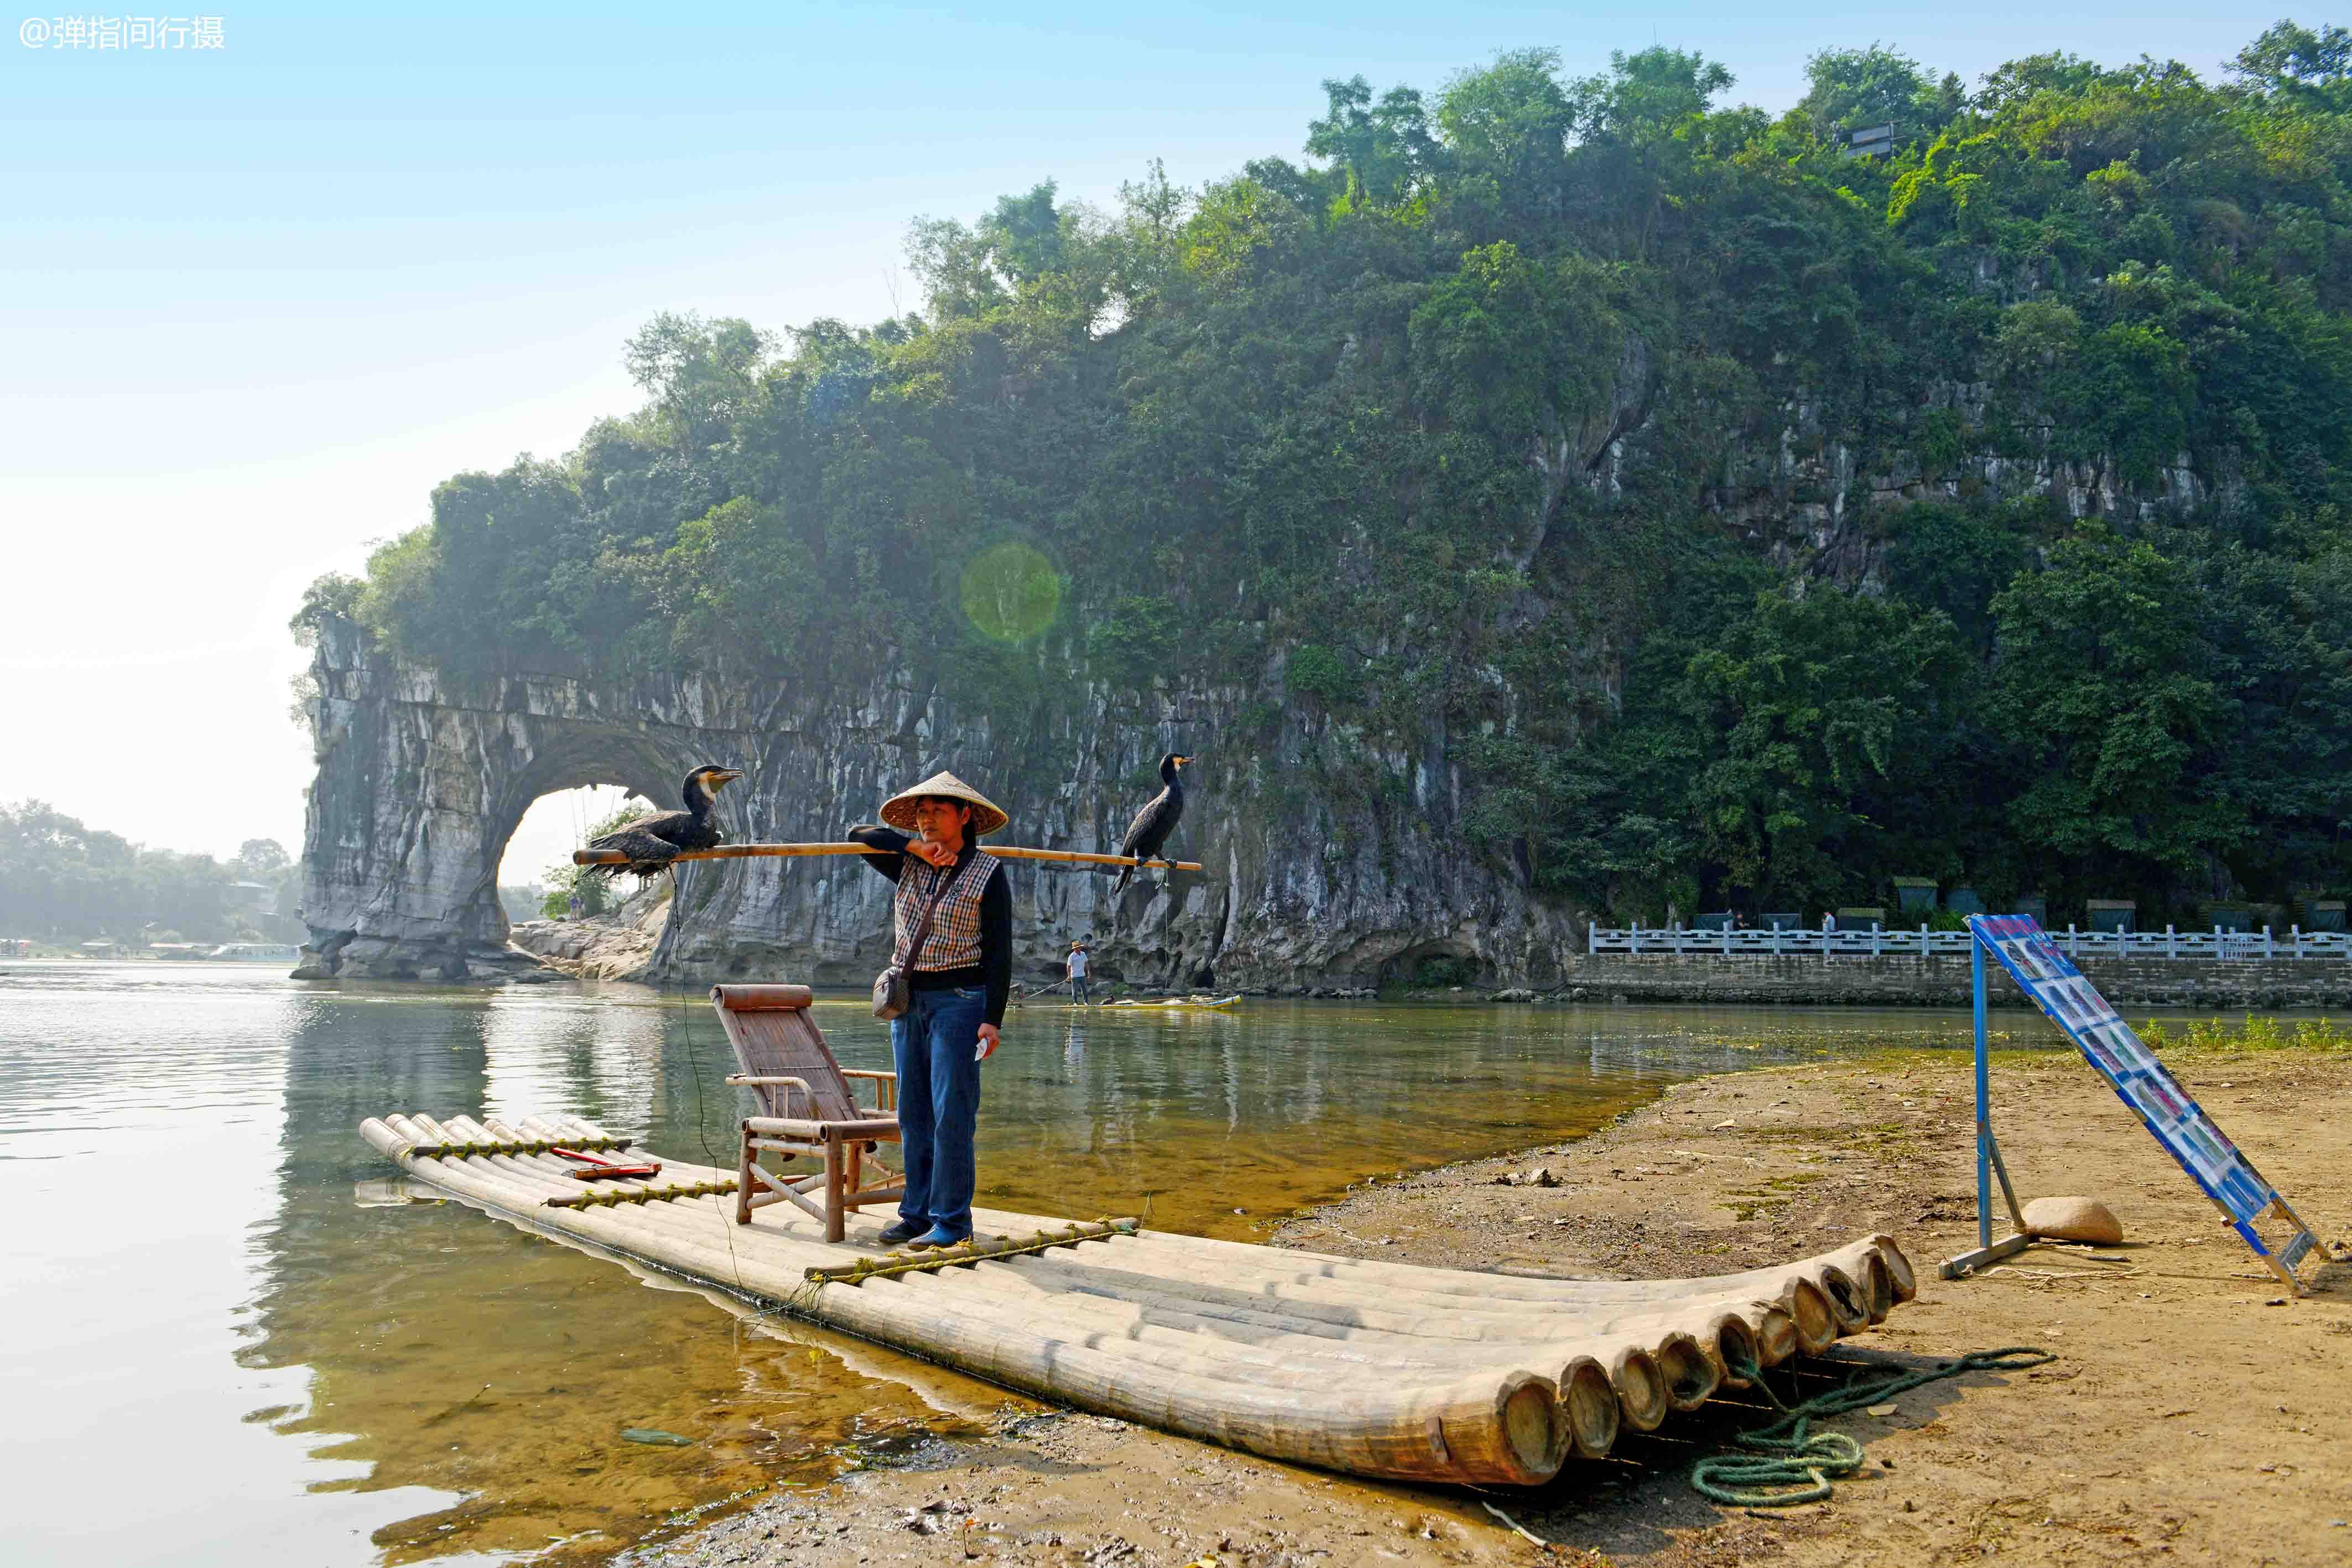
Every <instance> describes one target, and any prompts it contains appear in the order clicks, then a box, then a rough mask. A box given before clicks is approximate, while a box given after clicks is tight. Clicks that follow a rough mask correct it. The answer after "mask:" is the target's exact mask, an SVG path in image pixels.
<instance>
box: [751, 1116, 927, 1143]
mask: <svg viewBox="0 0 2352 1568" xmlns="http://www.w3.org/2000/svg"><path fill="white" fill-rule="evenodd" d="M743 1130H744V1131H745V1132H746V1133H749V1134H752V1135H753V1136H755V1137H759V1136H767V1137H782V1138H802V1139H805V1140H807V1141H808V1142H811V1143H823V1142H824V1141H825V1139H826V1138H828V1137H830V1138H832V1139H834V1140H835V1141H836V1142H846V1141H847V1140H849V1139H852V1138H888V1139H892V1140H894V1141H895V1140H896V1139H897V1138H898V1118H897V1117H896V1116H872V1117H862V1118H860V1119H858V1120H856V1121H854V1122H820V1121H814V1120H806V1119H803V1118H802V1117H799V1116H746V1117H745V1118H743Z"/></svg>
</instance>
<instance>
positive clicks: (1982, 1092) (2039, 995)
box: [1944, 915, 2325, 1294]
mask: <svg viewBox="0 0 2352 1568" xmlns="http://www.w3.org/2000/svg"><path fill="white" fill-rule="evenodd" d="M1969 932H1970V933H1971V934H1972V935H1973V936H1975V938H1976V941H1975V943H1974V945H1973V947H1972V949H1971V953H1972V956H1973V959H1974V968H1975V979H1976V1050H1977V1060H1976V1069H1977V1083H1976V1089H1977V1246H1978V1250H1977V1251H1976V1252H1973V1253H1969V1254H1966V1255H1964V1256H1962V1257H1959V1258H1955V1259H1953V1260H1950V1261H1949V1262H1948V1263H1946V1264H1945V1265H1944V1273H1945V1276H1946V1277H1947V1278H1950V1277H1952V1276H1954V1275H1957V1274H1962V1273H1965V1272H1967V1271H1968V1270H1969V1269H1971V1268H1980V1267H1982V1266H1983V1265H1984V1264H1985V1263H1987V1262H1990V1261H1991V1260H1993V1259H1995V1258H1998V1257H2006V1256H2008V1255H2009V1254H2010V1253H2011V1252H2015V1251H2017V1250H2018V1249H2021V1248H2022V1247H2024V1246H2025V1245H2026V1242H2027V1240H2028V1239H2029V1238H2027V1237H2026V1236H2025V1234H2024V1230H2025V1223H2024V1220H2023V1219H2022V1218H2021V1217H2020V1216H2019V1214H2018V1208H2017V1198H2016V1196H2015V1194H2014V1193H2012V1192H2011V1190H2010V1186H2009V1174H2008V1172H2007V1171H2006V1170H2004V1169H2002V1167H2001V1163H2000V1145H1998V1144H1997V1143H1995V1142H1994V1140H1993V1136H1992V1120H1991V1092H1990V1074H1989V1072H1988V1070H1987V1061H1986V1047H1985V956H1986V955H1987V954H1990V955H1991V956H1992V957H1993V958H1994V960H1995V961H1996V962H1998V963H1999V964H2000V967H2002V968H2003V969H2005V970H2007V971H2008V973H2009V977H2010V978H2011V979H2013V980H2015V981H2016V982H2017V984H2018V988H2019V989H2021V990H2022V991H2023V992H2024V993H2025V994H2026V996H2027V998H2030V999H2031V1000H2032V1003H2033V1005H2034V1006H2035V1007H2037V1008H2039V1009H2042V1016H2043V1017H2045V1018H2047V1019H2049V1020H2050V1021H2051V1022H2052V1023H2054V1024H2056V1025H2057V1026H2058V1027H2059V1029H2060V1030H2063V1032H2064V1033H2065V1035H2066V1038H2067V1039H2069V1040H2073V1041H2074V1046H2075V1049H2077V1050H2078V1051H2081V1052H2082V1053H2083V1057H2084V1060H2085V1061H2088V1062H2089V1063H2090V1064H2091V1065H2092V1066H2093V1067H2095V1068H2096V1069H2097V1070H2098V1071H2099V1075H2100V1076H2101V1077H2103V1078H2105V1080H2106V1081H2107V1084H2108V1086H2109V1087H2110V1088H2112V1089H2114V1090H2115V1092H2116V1098H2117V1099H2119V1100H2121V1101H2122V1102H2123V1103H2125V1104H2126V1105H2127V1106H2129V1107H2130V1108H2131V1111H2132V1113H2133V1114H2135V1115H2137V1117H2138V1118H2139V1119H2140V1123H2141V1124H2142V1125H2144V1126H2146V1127H2147V1130H2148V1134H2149V1135H2150V1136H2152V1137H2153V1138H2155V1139H2156V1141H2157V1142H2158V1144H2160V1145H2163V1146H2164V1150H2165V1152H2166V1153H2167V1154H2168V1155H2171V1156H2172V1157H2173V1158H2174V1159H2175V1160H2176V1161H2178V1162H2179V1165H2180V1168H2181V1169H2182V1170H2185V1171H2187V1172H2188V1173H2189V1177H2190V1179H2191V1180H2193V1181H2195V1182H2196V1183H2197V1185H2198V1186H2199V1188H2200V1189H2201V1190H2202V1191H2203V1192H2204V1194H2205V1196H2206V1197H2210V1198H2211V1199H2212V1200H2213V1202H2214V1203H2215V1205H2217V1206H2218V1207H2220V1208H2221V1212H2222V1213H2223V1214H2224V1215H2226V1216H2228V1217H2229V1221H2230V1228H2231V1229H2233V1230H2235V1231H2236V1232H2237V1233H2238V1234H2239V1236H2240V1237H2242V1239H2244V1241H2245V1243H2246V1245H2247V1246H2248V1247H2251V1248H2252V1249H2253V1251H2254V1256H2256V1257H2257V1258H2259V1259H2261V1260H2263V1263H2265V1264H2267V1265H2268V1266H2269V1267H2270V1269H2271V1270H2273V1272H2274V1273H2276V1274H2277V1275H2278V1276H2279V1278H2280V1279H2281V1280H2283V1281H2285V1282H2286V1284H2287V1285H2288V1287H2289V1288H2290V1289H2292V1290H2294V1291H2295V1292H2296V1293H2298V1294H2300V1293H2301V1292H2302V1291H2303V1289H2304V1285H2303V1282H2302V1281H2300V1280H2298V1279H2297V1278H2296V1277H2295V1272H2294V1270H2295V1266H2296V1265H2297V1264H2298V1263H2300V1262H2301V1261H2302V1260H2304V1259H2305V1257H2307V1256H2309V1255H2310V1254H2311V1253H2312V1252H2313V1251H2315V1249H2317V1248H2318V1238H2317V1237H2315V1236H2314V1235H2313V1234H2312V1231H2311V1228H2310V1227H2309V1226H2307V1225H2305V1224H2304V1222H2303V1219H2302V1218H2301V1217H2300V1216H2299V1215H2297V1214H2296V1213H2295V1212H2294V1209H2293V1208H2292V1207H2289V1205H2288V1204H2287V1201H2286V1199H2285V1198H2284V1197H2280V1196H2279V1194H2278V1189H2277V1188H2275V1187H2273V1186H2271V1184H2270V1183H2269V1182H2268V1181H2266V1180H2264V1179H2263V1175H2262V1173H2261V1172H2260V1171H2258V1170H2256V1169H2255V1168H2254V1166H2253V1162H2252V1161H2251V1160H2249V1159H2247V1158H2246V1156H2245V1155H2243V1154H2242V1153H2240V1152H2239V1150H2238V1146H2237V1145H2235V1144H2233V1143H2231V1141H2230V1140H2229V1138H2228V1137H2227V1136H2225V1135H2224V1134H2222V1132H2221V1128H2220V1127H2219V1126H2217V1125H2215V1124H2214V1122H2213V1119H2212V1118H2211V1117H2210V1116H2208V1115H2207V1114H2206V1113H2205V1111H2204V1108H2203V1107H2202V1106H2200V1105H2199V1104H2198V1103H2197V1102H2196V1101H2195V1100H2194V1099H2193V1098H2191V1097H2190V1095H2189V1092H2188V1091H2187V1090H2185V1089H2183V1088H2182V1087H2181V1086H2180V1082H2179V1080H2178V1079H2176V1078H2174V1077H2173V1076H2172V1074H2171V1073H2170V1072H2169V1071H2167V1070H2166V1068H2165V1066H2164V1064H2163V1063H2162V1062H2160V1061H2158V1060H2157V1059H2156V1054H2155V1052H2153V1051H2149V1050H2148V1048H2147V1045H2146V1044H2145V1043H2144V1042H2143V1041H2142V1040H2140V1038H2139V1036H2138V1035H2137V1034H2136V1033H2135V1032H2133V1030H2132V1027H2131V1026H2130V1025H2129V1024H2127V1023H2126V1022H2125V1021H2124V1020H2123V1019H2122V1018H2121V1017H2120V1016H2118V1015H2117V1014H2116V1010H2115V1009H2113V1008H2111V1007H2109V1006H2108V1005H2107V1000H2106V998H2105V997H2102V996H2101V995H2100V994H2099V992H2098V989H2097V988H2096V987H2095V986H2093V985H2092V984H2091V982H2090V981H2088V980H2086V979H2084V977H2083V972H2082V970H2080V969H2078V968H2076V967H2074V960H2072V959H2071V958H2068V957H2067V956H2066V955H2065V954H2063V953H2062V952H2060V951H2059V950H2058V946H2057V945H2056V944H2055V943H2053V942H2052V941H2051V940H2050V938H2049V936H2048V935H2047V934H2045V933H2044V932H2043V931H2042V927H2041V925H2040V924H2039V923H2038V922H2036V921H2035V920H2033V919H2032V916H2030V915H1969ZM1995 1175H1998V1176H2000V1186H2001V1191H2002V1195H2003V1197H2006V1198H2007V1199H2008V1203H2009V1210H2010V1215H2011V1219H2012V1221H2014V1223H2015V1224H2016V1227H2017V1231H2018V1234H2016V1235H2014V1236H2011V1237H2008V1238H2006V1239H2003V1240H2002V1241H2000V1242H1999V1243H1996V1242H1994V1241H1993V1239H1992V1191H1991V1186H1992V1177H1993V1176H1995ZM2264 1218H2268V1219H2273V1220H2284V1222H2286V1223H2287V1224H2289V1225H2291V1226H2293V1227H2294V1234H2293V1235H2292V1236H2291V1237H2290V1238H2289V1239H2287V1241H2286V1243H2285V1244H2284V1246H2280V1247H2277V1248H2275V1249H2274V1248H2273V1246H2272V1245H2271V1244H2270V1243H2269V1242H2268V1241H2267V1240H2265V1239H2263V1235H2262V1233H2261V1232H2260V1231H2259V1230H2257V1229H2256V1228H2255V1227H2254V1222H2255V1221H2256V1220H2258V1219H2264ZM2322 1255H2323V1256H2324V1255H2325V1254H2322Z"/></svg>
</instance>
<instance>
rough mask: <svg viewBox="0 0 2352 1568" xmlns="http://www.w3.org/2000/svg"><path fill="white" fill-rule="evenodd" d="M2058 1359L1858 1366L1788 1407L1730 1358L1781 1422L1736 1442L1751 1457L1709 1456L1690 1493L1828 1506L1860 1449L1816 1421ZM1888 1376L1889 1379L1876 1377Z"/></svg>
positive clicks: (1743, 1503) (2022, 1351)
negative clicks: (1927, 1387) (1973, 1376)
mask: <svg viewBox="0 0 2352 1568" xmlns="http://www.w3.org/2000/svg"><path fill="white" fill-rule="evenodd" d="M2057 1359H2058V1358H2057V1357H2056V1356H2055V1355H2053V1354H2051V1353H2050V1352H2048V1351H2046V1350H2043V1349H2042V1348H2041V1347H2040V1346H2038V1345H2030V1344H2021V1345H2011V1346H2009V1347H2008V1348H2007V1349H2004V1350H1979V1351H1971V1352H1969V1354H1966V1355H1964V1356H1961V1357H1959V1358H1958V1360H1956V1361H1947V1362H1944V1363H1941V1364H1938V1365H1936V1366H1931V1367H1926V1368H1923V1369H1921V1370H1919V1371H1916V1372H1896V1371H1893V1370H1891V1369H1881V1368H1877V1367H1868V1366H1858V1367H1856V1368H1854V1370H1853V1375H1852V1376H1851V1377H1849V1378H1847V1379H1846V1380H1845V1382H1844V1383H1843V1384H1842V1385H1839V1386H1838V1387H1835V1388H1832V1389H1831V1390H1830V1391H1829V1392H1828V1393H1826V1394H1817V1395H1815V1396H1813V1397H1811V1399H1808V1400H1806V1401H1804V1402H1803V1403H1802V1404H1801V1405H1787V1404H1783V1403H1782V1402H1781V1400H1780V1396H1779V1395H1777V1394H1775V1393H1773V1392H1772V1386H1771V1385H1770V1384H1769V1383H1766V1382H1765V1381H1764V1369H1763V1368H1762V1367H1760V1366H1759V1365H1757V1364H1755V1363H1754V1362H1753V1361H1751V1360H1748V1359H1747V1358H1746V1357H1742V1358H1740V1359H1739V1360H1738V1361H1733V1360H1730V1359H1729V1358H1728V1357H1727V1358H1726V1364H1727V1366H1728V1367H1729V1369H1730V1371H1731V1373H1732V1375H1734V1376H1737V1377H1744V1378H1746V1379H1747V1380H1748V1382H1749V1383H1751V1384H1753V1385H1755V1386H1756V1387H1758V1388H1759V1389H1761V1390H1762V1391H1763V1394H1764V1397H1765V1398H1767V1399H1769V1400H1770V1401H1771V1402H1772V1407H1773V1408H1774V1409H1776V1410H1778V1411H1780V1419H1779V1420H1778V1421H1775V1422H1773V1423H1772V1424H1771V1425H1770V1426H1769V1427H1759V1429H1757V1430H1756V1431H1753V1432H1743V1433H1741V1434H1740V1435H1739V1437H1738V1438H1736V1439H1735V1441H1737V1442H1738V1445H1739V1446H1740V1447H1741V1448H1748V1449H1752V1450H1754V1452H1753V1453H1752V1454H1710V1455H1708V1456H1707V1457H1706V1458H1703V1459H1701V1460H1699V1462H1698V1463H1696V1464H1695V1465H1693V1466H1692V1467H1691V1472H1690V1484H1691V1490H1694V1491H1696V1492H1697V1493H1698V1494H1699V1496H1701V1497H1703V1498H1706V1500H1709V1501H1710V1502H1720V1503H1727V1504H1729V1505H1730V1506H1732V1507H1734V1508H1790V1507H1793V1506H1795V1505H1796V1504H1798V1503H1801V1502H1822V1501H1824V1500H1827V1499H1828V1498H1829V1496H1830V1494H1831V1491H1832V1487H1831V1486H1830V1479H1831V1478H1832V1477H1836V1478H1837V1479H1841V1480H1842V1479H1844V1478H1846V1477H1847V1476H1850V1475H1852V1474H1853V1473H1854V1471H1856V1470H1858V1469H1861V1468H1862V1445H1861V1444H1860V1443H1858V1442H1856V1441H1855V1440H1854V1439H1853V1438H1852V1437H1847V1436H1846V1435H1845V1434H1844V1433H1843V1432H1815V1431H1813V1430H1812V1429H1811V1427H1812V1422H1813V1419H1814V1417H1816V1416H1842V1415H1843V1414H1844V1413H1845V1412H1847V1411H1849V1410H1859V1409H1861V1408H1862V1407H1863V1406H1865V1405H1881V1404H1884V1403H1885V1402H1886V1401H1887V1400H1889V1399H1892V1398H1894V1397H1895V1396H1896V1395H1898V1394H1903V1393H1907V1392H1908V1391H1910V1390H1911V1389H1914V1388H1917V1387H1919V1386H1921V1385H1923V1384H1929V1383H1937V1382H1940V1381H1942V1380H1943V1379H1945V1378H1947V1377H1958V1376H1959V1375H1961V1374H1963V1373H1969V1372H2022V1371H2024V1370H2025V1369H2026V1368H2028V1367H2032V1366H2041V1365H2043V1364H2047V1363H2049V1362H2053V1361H2055V1360H2057ZM1882 1372H1883V1375H1874V1374H1881V1373H1882ZM1790 1488H1794V1489H1796V1490H1788V1489H1790Z"/></svg>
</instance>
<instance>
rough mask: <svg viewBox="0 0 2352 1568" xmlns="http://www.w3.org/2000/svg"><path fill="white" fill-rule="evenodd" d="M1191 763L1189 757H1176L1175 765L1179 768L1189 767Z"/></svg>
mask: <svg viewBox="0 0 2352 1568" xmlns="http://www.w3.org/2000/svg"><path fill="white" fill-rule="evenodd" d="M1176 766H1177V767H1179V768H1190V767H1191V766H1192V758H1189V757H1180V758H1177V759H1176Z"/></svg>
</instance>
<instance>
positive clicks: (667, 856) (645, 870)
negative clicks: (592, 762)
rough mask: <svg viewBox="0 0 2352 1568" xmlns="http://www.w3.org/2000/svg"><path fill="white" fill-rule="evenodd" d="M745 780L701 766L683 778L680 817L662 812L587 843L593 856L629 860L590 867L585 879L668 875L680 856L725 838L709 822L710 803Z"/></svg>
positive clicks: (731, 772) (732, 771)
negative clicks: (614, 853)
mask: <svg viewBox="0 0 2352 1568" xmlns="http://www.w3.org/2000/svg"><path fill="white" fill-rule="evenodd" d="M742 777H743V775H742V774H740V773H739V772H737V771H736V770H735V769H734V768H719V767H714V766H712V765H710V764H708V763H706V764H704V765H703V766H702V767H700V768H696V769H695V770H694V771H693V772H691V773H689V774H688V775H687V776H686V782H685V783H684V784H683V785H681V786H680V787H679V792H680V793H681V794H683V795H684V796H685V797H686V810H683V811H663V812H660V813H658V814H657V815H655V816H651V817H640V818H638V819H637V820H636V821H634V822H631V823H630V824H629V825H628V826H627V827H625V828H622V829H620V830H618V831H614V832H610V833H606V834H604V836H603V837H602V838H594V839H591V840H589V841H588V847H589V848H590V849H592V850H618V851H620V852H622V853H623V854H625V855H626V856H628V857H629V863H628V864H626V865H593V866H590V867H589V868H588V872H589V874H590V875H592V876H593V875H597V874H599V873H601V874H603V875H605V876H617V875H619V874H620V873H622V872H634V873H636V874H637V875H639V876H655V875H657V874H659V873H661V872H662V871H664V870H666V869H667V867H668V865H669V862H671V861H672V860H673V859H675V858H676V857H677V854H678V853H679V852H681V851H684V850H707V849H710V848H712V847H714V846H716V845H717V844H718V842H719V840H721V839H723V838H725V837H726V835H725V834H724V833H721V832H720V831H719V824H718V823H716V822H714V821H711V820H710V805H711V798H712V797H713V796H715V795H716V794H718V793H719V787H720V786H721V785H724V784H726V783H727V782H728V781H729V780H730V779H740V778H742Z"/></svg>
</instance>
